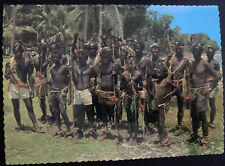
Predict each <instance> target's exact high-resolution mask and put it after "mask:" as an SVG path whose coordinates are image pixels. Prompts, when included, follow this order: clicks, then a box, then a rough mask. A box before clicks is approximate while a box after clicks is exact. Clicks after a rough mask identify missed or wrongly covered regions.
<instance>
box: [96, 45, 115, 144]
mask: <svg viewBox="0 0 225 166" xmlns="http://www.w3.org/2000/svg"><path fill="white" fill-rule="evenodd" d="M98 58H100V61H101V62H100V64H99V69H98V70H97V71H98V72H97V73H98V75H99V82H98V85H97V88H96V91H97V93H98V96H99V100H98V101H99V103H100V106H101V111H102V121H103V128H102V132H103V135H102V136H101V137H100V140H104V139H106V138H108V137H109V131H108V127H107V123H108V122H109V120H110V119H111V118H113V117H115V118H117V117H116V116H113V115H114V113H115V112H114V106H115V102H116V101H117V100H118V99H117V98H116V84H117V75H118V66H116V65H115V64H114V63H113V60H112V50H111V49H110V48H109V47H104V48H102V50H101V53H100V56H99V57H98ZM114 122H117V119H114ZM115 128H116V130H115V143H119V131H118V129H117V124H116V125H115Z"/></svg>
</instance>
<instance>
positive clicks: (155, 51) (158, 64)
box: [138, 43, 168, 134]
mask: <svg viewBox="0 0 225 166" xmlns="http://www.w3.org/2000/svg"><path fill="white" fill-rule="evenodd" d="M150 53H151V56H149V55H146V56H144V57H142V59H141V61H140V62H139V64H138V69H139V70H140V71H141V73H142V79H143V80H144V82H146V83H145V84H144V87H145V89H146V91H147V94H146V96H145V102H144V105H145V108H144V121H145V129H144V134H147V132H149V130H150V128H149V123H155V122H156V119H154V118H155V116H154V112H153V111H154V108H153V105H152V102H153V98H154V95H155V94H154V93H155V92H154V90H155V88H154V87H155V86H156V85H157V84H159V83H160V82H161V81H162V80H163V79H165V78H166V77H167V73H168V72H167V64H166V60H165V59H162V57H160V46H159V45H158V44H156V43H154V44H152V45H151V49H150Z"/></svg>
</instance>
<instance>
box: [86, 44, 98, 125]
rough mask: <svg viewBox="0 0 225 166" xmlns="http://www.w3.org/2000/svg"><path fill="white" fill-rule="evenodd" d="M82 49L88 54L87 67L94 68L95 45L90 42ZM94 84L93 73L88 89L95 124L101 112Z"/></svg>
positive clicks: (94, 75) (96, 47) (95, 74)
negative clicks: (94, 114)
mask: <svg viewBox="0 0 225 166" xmlns="http://www.w3.org/2000/svg"><path fill="white" fill-rule="evenodd" d="M84 49H87V50H88V54H89V56H88V60H87V65H91V66H94V63H95V59H96V55H97V50H98V46H97V44H96V43H95V42H94V41H92V42H90V43H88V44H86V45H85V47H84ZM96 84H97V73H96V72H94V71H93V73H92V78H91V82H90V85H91V86H92V87H91V88H90V90H91V94H92V102H93V109H95V113H96V120H97V122H100V121H101V120H102V112H101V108H100V105H99V103H98V95H97V93H96V91H95V87H96ZM93 111H94V110H93Z"/></svg>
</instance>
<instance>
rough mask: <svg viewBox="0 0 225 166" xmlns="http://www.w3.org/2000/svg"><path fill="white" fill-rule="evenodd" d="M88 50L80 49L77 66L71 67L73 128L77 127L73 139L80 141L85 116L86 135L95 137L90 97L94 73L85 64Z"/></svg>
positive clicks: (89, 66)
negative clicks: (86, 122)
mask: <svg viewBox="0 0 225 166" xmlns="http://www.w3.org/2000/svg"><path fill="white" fill-rule="evenodd" d="M88 54H89V52H88V50H82V49H80V50H79V51H78V58H77V65H76V64H75V65H73V66H74V67H73V68H72V79H73V83H74V85H75V90H74V101H73V105H74V106H73V115H74V123H75V127H78V130H77V135H76V136H75V137H74V139H80V138H82V137H83V136H84V133H83V130H84V127H85V123H84V122H85V121H84V120H85V114H86V116H87V119H88V126H89V129H88V135H89V138H90V139H93V138H94V137H96V134H95V131H94V128H93V122H94V110H93V105H92V95H91V93H90V90H89V88H90V78H91V76H92V74H93V73H94V69H93V66H92V65H88V64H87V60H88Z"/></svg>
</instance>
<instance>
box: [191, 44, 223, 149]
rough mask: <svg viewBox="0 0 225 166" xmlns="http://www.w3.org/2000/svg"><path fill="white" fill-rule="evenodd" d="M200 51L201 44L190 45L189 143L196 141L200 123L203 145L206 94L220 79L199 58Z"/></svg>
mask: <svg viewBox="0 0 225 166" xmlns="http://www.w3.org/2000/svg"><path fill="white" fill-rule="evenodd" d="M202 50H203V48H202V45H201V44H193V45H192V54H193V56H194V61H193V63H192V65H191V67H190V86H191V89H190V90H191V91H190V92H191V118H192V129H193V134H192V136H191V138H190V139H189V141H190V142H195V141H197V140H198V138H199V135H198V129H199V127H200V122H202V130H203V139H202V140H201V143H202V144H203V145H204V144H206V143H207V142H208V141H209V139H208V123H207V117H206V107H207V98H208V94H209V93H210V92H211V91H212V90H213V89H214V88H215V87H216V85H217V83H218V81H219V79H220V77H219V75H218V74H217V73H216V72H215V70H213V69H212V67H211V66H210V65H209V63H208V62H207V61H205V60H203V59H202V58H201V54H202ZM209 77H212V78H211V81H210V84H209V83H208V82H207V80H208V78H209Z"/></svg>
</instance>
